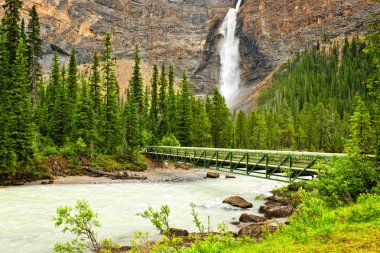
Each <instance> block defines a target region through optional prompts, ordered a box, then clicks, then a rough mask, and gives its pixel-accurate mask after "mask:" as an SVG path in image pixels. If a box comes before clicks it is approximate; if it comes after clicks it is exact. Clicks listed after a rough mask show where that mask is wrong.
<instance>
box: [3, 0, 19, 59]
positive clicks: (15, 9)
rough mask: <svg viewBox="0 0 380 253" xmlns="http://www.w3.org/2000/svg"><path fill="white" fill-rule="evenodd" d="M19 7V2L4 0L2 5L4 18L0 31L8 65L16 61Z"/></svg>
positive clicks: (17, 0) (16, 0)
mask: <svg viewBox="0 0 380 253" xmlns="http://www.w3.org/2000/svg"><path fill="white" fill-rule="evenodd" d="M21 7H22V1H21V0H5V3H4V5H3V8H4V16H3V19H2V29H3V34H4V36H5V41H4V42H5V48H6V49H7V50H8V61H9V63H10V64H13V63H14V61H15V59H16V53H17V48H18V45H19V39H20V35H21V29H20V25H19V22H20V20H21V16H20V10H21Z"/></svg>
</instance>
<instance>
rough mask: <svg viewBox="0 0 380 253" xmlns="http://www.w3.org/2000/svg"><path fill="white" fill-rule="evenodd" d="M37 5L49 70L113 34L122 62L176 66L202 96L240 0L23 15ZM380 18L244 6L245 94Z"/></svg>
mask: <svg viewBox="0 0 380 253" xmlns="http://www.w3.org/2000/svg"><path fill="white" fill-rule="evenodd" d="M0 2H3V1H0ZM33 4H35V5H36V6H37V9H38V11H39V13H40V16H41V23H42V35H43V38H44V40H45V41H46V44H45V60H44V62H45V63H46V65H48V63H49V58H50V57H51V54H52V52H53V50H58V51H59V52H60V53H61V55H62V56H63V57H65V56H67V54H68V52H69V51H70V48H71V47H72V46H75V48H76V49H77V52H78V55H79V59H80V61H81V62H83V63H85V62H88V61H90V59H91V55H92V53H93V52H94V51H98V52H100V50H101V47H102V37H103V35H104V34H105V33H106V32H107V31H111V32H112V33H113V35H114V48H115V54H116V57H117V58H118V59H131V56H132V53H133V50H134V47H135V45H139V46H140V48H141V52H142V57H143V60H144V61H145V62H146V63H149V64H153V63H158V64H159V63H160V62H161V61H163V60H167V61H171V62H173V63H174V64H175V65H176V67H177V71H178V74H180V70H181V69H185V70H187V71H188V72H189V75H190V76H191V79H192V83H193V86H194V90H195V91H196V92H198V93H203V92H207V91H211V90H212V88H213V87H214V86H216V85H217V84H218V79H219V69H220V64H219V54H218V49H219V46H220V43H221V39H222V38H221V36H220V34H219V27H220V25H221V23H222V22H223V19H224V16H225V15H226V13H227V11H228V9H229V8H230V7H233V6H234V5H235V4H236V0H27V1H24V9H25V10H26V9H28V8H30V7H31V6H32V5H33ZM376 12H380V6H379V4H370V3H368V1H366V0H348V1H342V0H243V4H242V7H241V10H240V12H239V17H238V23H239V25H238V32H237V33H238V36H239V37H240V51H241V68H242V82H243V83H242V85H243V87H245V88H243V90H244V91H245V92H244V95H245V96H249V94H250V89H251V88H250V87H253V86H255V85H257V84H258V83H260V82H261V81H262V80H264V79H265V78H266V77H267V76H268V75H269V74H270V73H271V72H272V71H273V70H274V69H275V68H276V67H277V66H279V65H280V64H281V63H282V62H284V61H285V60H286V59H288V57H289V56H290V55H291V54H292V53H294V52H297V51H299V50H302V49H304V48H306V47H308V46H310V45H312V44H314V43H316V41H318V40H321V39H322V38H332V37H336V36H340V35H345V34H350V33H353V32H361V31H363V30H364V28H363V27H364V25H365V23H367V22H368V21H369V20H370V16H371V14H372V13H376ZM24 15H26V11H25V12H24ZM120 71H121V73H119V74H120V75H123V73H122V71H123V70H120ZM120 71H119V72H120ZM124 71H126V72H130V71H131V70H130V69H125V70H124ZM146 81H149V80H146ZM241 101H246V100H241ZM240 106H243V107H244V106H246V105H242V104H241V105H240Z"/></svg>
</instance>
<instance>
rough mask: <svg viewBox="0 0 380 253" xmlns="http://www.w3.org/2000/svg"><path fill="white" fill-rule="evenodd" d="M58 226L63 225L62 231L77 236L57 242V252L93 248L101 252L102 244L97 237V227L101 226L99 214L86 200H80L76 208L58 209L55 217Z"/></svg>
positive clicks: (80, 250)
mask: <svg viewBox="0 0 380 253" xmlns="http://www.w3.org/2000/svg"><path fill="white" fill-rule="evenodd" d="M53 220H54V221H55V226H56V227H61V226H62V227H63V228H62V232H63V233H66V232H70V233H72V234H73V235H75V236H77V237H76V238H75V239H73V240H71V241H69V242H67V243H65V244H60V243H58V244H56V245H55V246H54V251H55V252H62V253H63V252H84V250H85V249H91V250H93V251H95V252H100V250H101V244H100V242H98V239H97V238H96V232H95V228H98V227H100V223H99V220H98V214H97V213H94V212H93V211H92V210H91V209H90V205H89V203H88V202H87V201H85V200H78V201H77V204H76V205H75V207H74V208H72V207H71V206H62V207H59V208H58V209H57V216H56V217H54V218H53Z"/></svg>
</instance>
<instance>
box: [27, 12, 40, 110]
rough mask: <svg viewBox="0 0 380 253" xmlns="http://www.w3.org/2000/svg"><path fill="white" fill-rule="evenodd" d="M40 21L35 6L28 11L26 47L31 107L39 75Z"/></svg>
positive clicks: (35, 94) (33, 102) (35, 95)
mask: <svg viewBox="0 0 380 253" xmlns="http://www.w3.org/2000/svg"><path fill="white" fill-rule="evenodd" d="M40 30H41V29H40V22H39V17H38V13H37V10H36V6H35V5H33V7H32V9H31V10H30V11H29V23H28V27H27V31H26V34H27V39H26V48H27V55H28V63H29V81H30V93H31V101H32V107H33V108H34V107H35V104H36V101H37V84H38V80H39V79H40V77H41V64H40V62H39V61H40V60H41V57H42V39H41V37H40Z"/></svg>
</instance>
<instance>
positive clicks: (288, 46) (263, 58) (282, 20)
mask: <svg viewBox="0 0 380 253" xmlns="http://www.w3.org/2000/svg"><path fill="white" fill-rule="evenodd" d="M379 12H380V4H374V3H370V1H367V0H348V1H342V0H245V2H244V5H243V7H242V9H241V12H240V17H239V21H240V22H239V23H240V33H239V36H240V39H241V43H240V50H241V56H242V62H241V64H242V72H243V82H244V83H243V85H245V86H250V87H248V88H247V87H246V89H243V91H244V93H243V94H242V98H241V99H240V101H241V102H240V104H238V105H237V107H240V108H249V107H250V105H251V101H250V99H251V100H252V99H254V97H255V92H252V90H253V91H255V88H254V86H255V85H257V84H259V83H260V82H261V81H263V79H264V78H265V77H267V76H268V74H269V73H270V72H272V71H273V70H274V69H275V68H276V67H277V66H279V65H281V64H282V63H283V62H284V61H286V60H287V59H288V58H289V56H290V55H292V54H293V53H295V52H298V51H300V50H304V49H305V48H308V47H310V46H312V45H315V44H316V43H317V41H318V40H319V41H322V40H325V39H332V38H335V37H339V36H344V35H350V34H352V33H361V32H365V24H367V23H368V22H369V21H370V20H371V16H372V14H374V13H379ZM252 52H253V53H252ZM252 87H253V88H252Z"/></svg>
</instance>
